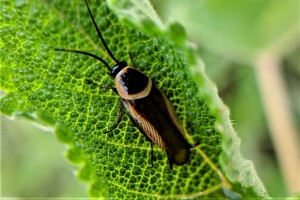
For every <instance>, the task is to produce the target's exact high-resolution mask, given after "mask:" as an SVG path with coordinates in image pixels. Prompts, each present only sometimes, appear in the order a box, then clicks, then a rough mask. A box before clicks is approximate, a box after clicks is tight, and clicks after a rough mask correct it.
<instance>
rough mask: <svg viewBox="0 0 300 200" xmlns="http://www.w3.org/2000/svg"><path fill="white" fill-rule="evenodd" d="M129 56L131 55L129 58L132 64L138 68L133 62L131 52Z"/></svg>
mask: <svg viewBox="0 0 300 200" xmlns="http://www.w3.org/2000/svg"><path fill="white" fill-rule="evenodd" d="M128 54H129V57H130V60H131V62H132V64H133V66H137V65H135V63H134V61H133V60H132V56H131V53H130V52H129V53H128Z"/></svg>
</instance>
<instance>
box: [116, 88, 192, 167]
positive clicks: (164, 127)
mask: <svg viewBox="0 0 300 200" xmlns="http://www.w3.org/2000/svg"><path fill="white" fill-rule="evenodd" d="M122 101H123V103H124V105H125V107H126V109H127V110H128V111H129V113H130V116H131V120H132V121H133V123H134V125H135V126H137V127H138V129H139V130H141V131H142V132H143V134H144V135H146V137H147V138H148V139H150V140H151V141H153V142H154V143H156V144H157V145H158V146H160V147H161V148H162V149H163V150H165V151H166V152H167V155H168V158H169V161H170V166H171V167H172V163H173V162H174V163H175V164H177V165H182V164H184V163H186V162H187V161H188V159H189V154H190V148H191V145H190V144H189V143H188V142H187V141H186V139H185V138H184V137H183V129H182V127H181V125H180V123H179V121H178V119H177V117H176V114H175V112H174V109H173V106H172V105H171V103H170V101H169V100H168V99H167V97H166V96H165V95H164V94H163V93H162V92H161V91H159V90H158V89H157V88H156V87H155V86H154V85H153V86H152V89H151V92H150V94H149V95H148V96H147V97H145V98H142V99H137V100H125V99H123V100H122Z"/></svg>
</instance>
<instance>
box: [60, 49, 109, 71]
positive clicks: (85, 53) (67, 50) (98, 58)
mask: <svg viewBox="0 0 300 200" xmlns="http://www.w3.org/2000/svg"><path fill="white" fill-rule="evenodd" d="M55 51H66V52H73V53H80V54H84V55H88V56H91V57H93V58H96V59H97V60H99V61H101V62H102V63H103V64H104V65H105V66H106V68H107V69H108V70H109V71H111V70H112V69H111V68H110V67H109V65H108V64H107V62H105V60H103V59H102V58H100V57H98V56H96V55H94V54H91V53H88V52H84V51H78V50H71V49H60V48H55Z"/></svg>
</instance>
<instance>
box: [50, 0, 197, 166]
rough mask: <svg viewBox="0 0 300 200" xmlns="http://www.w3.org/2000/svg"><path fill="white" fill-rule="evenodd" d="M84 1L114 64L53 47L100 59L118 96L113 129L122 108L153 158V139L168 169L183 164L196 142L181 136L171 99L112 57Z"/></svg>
mask: <svg viewBox="0 0 300 200" xmlns="http://www.w3.org/2000/svg"><path fill="white" fill-rule="evenodd" d="M85 4H86V7H87V10H88V13H89V15H90V18H91V20H92V22H93V25H94V27H95V29H96V31H97V34H98V36H99V38H100V39H101V42H102V44H103V45H104V47H105V49H106V51H107V53H108V54H109V56H110V57H111V58H112V59H113V60H114V61H115V62H116V64H115V65H114V66H113V67H112V68H111V67H110V66H109V64H108V63H107V62H106V61H105V60H103V59H102V58H100V57H98V56H97V55H94V54H91V53H88V52H84V51H79V50H71V49H62V48H56V49H55V50H56V51H65V52H73V53H79V54H84V55H87V56H90V57H93V58H95V59H97V60H99V61H100V62H101V63H103V64H104V65H105V66H106V68H107V69H108V71H109V75H110V76H111V77H113V78H114V79H115V83H116V87H115V88H114V87H105V88H108V89H112V90H113V91H114V92H115V93H116V94H118V95H119V96H120V97H121V100H120V109H119V116H118V121H117V123H116V124H115V126H114V127H113V129H115V128H117V126H118V124H119V123H120V122H121V119H122V115H123V109H124V108H125V109H126V110H127V111H128V113H129V115H130V119H131V122H132V123H133V125H134V126H136V127H137V128H138V129H139V131H140V132H142V133H143V134H144V135H145V136H146V138H147V139H148V140H149V141H150V144H151V150H152V152H151V155H152V162H153V143H155V144H157V145H158V146H159V147H160V148H161V149H163V150H164V151H166V154H167V157H168V160H169V165H170V168H171V169H172V168H173V164H176V165H183V164H185V163H186V162H188V160H189V158H190V149H191V148H193V147H195V146H196V145H197V144H193V145H192V144H190V143H188V142H187V140H186V139H185V138H184V136H183V134H184V131H183V127H182V126H181V123H180V122H179V120H178V118H177V116H176V114H175V111H174V108H173V106H172V104H171V102H170V100H169V99H168V98H167V96H166V95H165V94H164V93H163V92H162V91H161V90H159V89H158V88H157V87H156V86H155V84H154V83H153V81H152V80H151V79H150V78H149V77H148V76H147V75H145V74H144V73H143V72H141V71H140V70H138V69H136V68H134V67H130V66H128V65H127V62H126V61H119V60H117V59H116V58H115V57H114V55H113V54H112V52H111V51H110V49H109V48H108V46H107V44H106V42H105V40H104V38H103V36H102V34H101V32H100V30H99V29H98V27H97V24H96V22H95V19H94V16H93V14H92V12H91V10H90V8H89V5H88V3H87V0H85ZM130 57H131V56H130ZM91 82H92V81H91ZM92 83H94V82H92ZM94 84H95V83H94ZM113 129H111V130H110V131H112V130H113ZM110 131H108V132H110ZM152 165H153V163H152Z"/></svg>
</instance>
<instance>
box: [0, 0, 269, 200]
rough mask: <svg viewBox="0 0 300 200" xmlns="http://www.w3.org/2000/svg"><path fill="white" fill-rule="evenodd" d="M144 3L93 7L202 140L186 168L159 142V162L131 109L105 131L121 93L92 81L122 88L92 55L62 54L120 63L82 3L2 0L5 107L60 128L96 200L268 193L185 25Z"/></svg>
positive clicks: (116, 44) (110, 36)
mask: <svg viewBox="0 0 300 200" xmlns="http://www.w3.org/2000/svg"><path fill="white" fill-rule="evenodd" d="M121 2H123V4H121ZM137 2H138V1H120V2H118V1H117V2H114V1H112V2H110V4H109V5H110V8H109V7H107V5H106V3H105V2H104V1H89V5H90V7H91V11H92V13H93V14H94V16H95V19H96V22H97V24H98V27H99V29H100V30H101V31H102V33H103V36H104V38H105V40H106V42H107V45H108V46H109V47H110V49H111V51H112V52H113V53H114V55H115V57H116V58H118V59H119V60H125V61H127V62H128V63H129V65H131V66H135V67H136V68H138V69H140V70H141V71H143V72H144V73H145V74H147V75H149V77H151V78H152V79H153V80H154V82H155V84H156V85H157V87H158V88H160V89H161V90H162V91H163V92H164V93H165V94H166V95H167V96H168V97H169V99H170V100H171V102H172V104H173V105H174V107H175V110H176V113H177V114H178V116H179V118H180V120H181V122H182V124H183V127H184V128H185V130H186V138H187V139H188V141H189V142H190V143H195V142H199V143H200V145H199V146H198V147H197V148H194V149H192V150H191V158H190V160H189V162H188V163H187V164H185V165H183V166H175V167H174V169H173V170H171V169H170V168H169V164H168V160H167V157H166V154H165V152H163V151H162V150H161V149H160V148H159V147H157V146H154V166H153V167H152V166H151V157H150V153H151V148H150V143H149V142H148V141H147V140H146V138H145V137H144V136H143V135H142V134H141V133H140V132H139V131H138V130H137V128H136V127H134V126H133V125H132V124H131V122H130V120H129V116H128V114H125V116H124V117H123V120H122V122H121V123H120V124H119V126H118V128H117V129H115V130H114V131H112V132H110V133H108V134H104V132H105V131H107V130H110V129H111V128H112V127H113V126H114V125H115V123H116V122H117V118H118V108H119V102H120V97H119V96H118V95H116V94H115V93H113V92H112V91H111V90H107V89H103V88H100V87H98V86H95V85H93V84H88V83H87V82H86V80H87V79H91V80H93V81H95V82H97V84H99V85H101V86H114V80H113V79H111V77H109V76H108V75H107V69H106V68H105V67H104V65H103V64H102V63H99V61H97V60H95V59H93V58H90V57H87V56H84V55H79V54H72V53H66V52H56V51H54V49H55V48H56V47H60V48H67V49H77V50H82V51H87V52H90V53H94V54H96V55H98V56H99V57H101V58H103V59H104V60H106V61H107V62H108V63H109V64H110V65H112V66H113V65H114V62H113V60H112V59H111V58H110V57H109V55H108V54H107V52H106V51H105V50H104V48H103V45H102V44H101V42H100V39H99V38H98V37H97V34H96V31H95V29H94V27H93V26H92V23H91V19H90V17H89V15H88V13H87V10H86V7H85V5H84V1H59V0H57V1H48V0H44V1H42V2H36V1H16V2H12V1H2V2H1V3H2V5H3V6H1V13H3V17H2V18H1V21H0V35H1V40H0V47H1V55H0V57H1V77H0V84H1V89H2V90H3V91H4V92H5V95H4V96H3V97H2V98H1V103H0V109H1V112H2V113H4V114H5V115H9V116H22V117H25V118H27V119H30V120H33V121H35V122H38V123H39V124H41V125H47V126H51V127H54V128H55V132H56V134H57V136H58V139H59V140H60V141H62V142H64V143H66V144H68V147H69V149H68V153H67V157H68V158H69V159H70V160H71V161H72V162H74V163H78V164H81V165H82V168H81V170H80V171H79V172H78V176H79V177H80V178H81V179H82V180H84V181H87V182H89V183H90V185H91V187H90V193H91V195H92V196H94V197H113V198H116V199H118V198H119V199H131V198H153V199H156V198H172V199H174V198H188V197H189V198H198V197H201V196H204V195H205V196H207V197H224V196H227V197H229V198H236V197H239V196H240V195H242V196H250V195H251V196H264V197H266V196H267V194H266V192H265V190H264V187H263V186H262V184H261V182H260V180H259V178H258V177H257V175H256V173H255V171H254V169H253V168H252V164H251V162H249V161H245V160H243V158H241V156H240V154H239V150H238V147H239V139H238V138H237V137H236V135H235V133H234V132H233V129H232V128H231V125H230V121H229V118H228V111H227V109H226V108H225V107H224V105H223V104H222V103H221V101H220V100H219V98H218V96H217V93H216V90H215V87H214V85H213V84H212V83H211V82H210V81H209V80H208V78H207V77H206V75H205V73H204V69H203V65H201V62H200V60H199V59H198V58H196V57H195V55H194V54H193V52H192V50H191V49H189V47H188V46H187V45H186V39H185V38H186V36H185V34H184V30H183V28H182V27H181V26H179V25H178V24H172V25H170V26H168V27H165V26H164V25H163V24H161V25H159V26H157V23H159V22H158V21H157V19H156V18H154V17H153V15H151V13H152V11H151V10H149V8H147V7H144V9H141V8H143V6H140V5H138V4H137ZM116 5H117V6H116ZM111 9H112V10H113V11H114V12H112V10H111ZM126 11H127V12H126ZM129 11H130V13H131V17H128V16H130V15H127V14H126V13H128V12H129ZM114 13H119V16H118V17H117V16H116V15H115V14H114ZM149 13H150V14H149ZM149 16H150V17H149ZM119 18H120V19H125V20H119ZM132 19H134V20H132ZM128 22H129V23H128ZM141 30H142V31H143V32H142V31H141ZM129 54H130V55H131V58H132V59H130V56H129ZM247 175H248V176H249V177H247ZM229 182H231V183H229ZM222 188H223V190H222ZM238 193H239V194H238Z"/></svg>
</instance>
